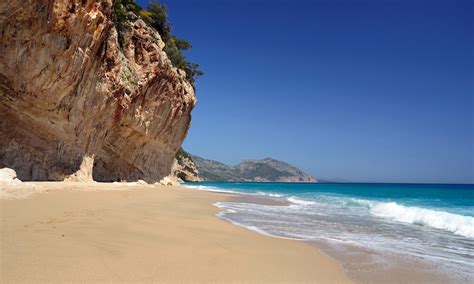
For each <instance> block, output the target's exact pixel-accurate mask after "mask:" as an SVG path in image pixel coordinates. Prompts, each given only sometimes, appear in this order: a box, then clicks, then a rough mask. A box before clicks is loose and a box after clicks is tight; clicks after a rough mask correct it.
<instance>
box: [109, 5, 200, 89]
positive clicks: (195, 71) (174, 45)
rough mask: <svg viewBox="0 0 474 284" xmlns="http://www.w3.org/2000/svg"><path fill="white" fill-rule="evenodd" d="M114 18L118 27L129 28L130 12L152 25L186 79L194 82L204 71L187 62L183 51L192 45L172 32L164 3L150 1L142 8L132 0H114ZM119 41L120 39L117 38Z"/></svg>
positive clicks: (173, 62)
mask: <svg viewBox="0 0 474 284" xmlns="http://www.w3.org/2000/svg"><path fill="white" fill-rule="evenodd" d="M114 12H115V20H116V22H117V25H118V27H119V29H129V28H130V25H129V20H130V15H129V13H132V14H133V15H134V16H138V17H140V18H141V19H142V20H143V21H144V22H145V23H147V24H148V25H149V26H150V27H153V28H154V29H155V30H156V31H158V33H159V34H160V36H161V39H162V40H163V42H164V43H165V48H164V51H165V52H166V55H167V56H168V58H169V60H170V61H171V63H172V64H173V66H174V67H176V68H179V69H181V70H183V71H184V72H185V73H186V78H187V79H188V81H190V82H191V83H193V84H194V82H195V81H196V79H197V77H199V76H201V75H203V74H204V73H203V72H202V71H201V70H199V65H198V64H196V63H192V62H189V61H188V60H187V59H186V57H185V56H184V54H183V51H186V50H189V49H190V48H191V47H192V45H191V44H190V43H189V42H187V41H186V40H183V39H179V38H177V37H176V36H175V35H173V34H172V24H171V23H170V21H169V20H168V9H167V7H166V5H165V4H164V3H160V2H158V1H151V2H149V3H148V5H147V7H146V9H143V8H142V7H140V6H139V5H138V4H136V3H135V1H133V0H116V1H115V6H114ZM119 42H121V41H120V39H119Z"/></svg>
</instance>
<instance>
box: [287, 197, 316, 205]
mask: <svg viewBox="0 0 474 284" xmlns="http://www.w3.org/2000/svg"><path fill="white" fill-rule="evenodd" d="M286 200H288V201H289V202H291V203H295V204H298V205H304V206H307V205H313V204H316V202H313V201H308V200H302V199H298V198H296V197H294V196H291V197H288V198H287V199H286Z"/></svg>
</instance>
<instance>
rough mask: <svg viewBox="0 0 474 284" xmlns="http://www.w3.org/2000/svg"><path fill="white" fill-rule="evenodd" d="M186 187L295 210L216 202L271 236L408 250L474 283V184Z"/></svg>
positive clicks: (231, 216) (227, 215) (227, 214)
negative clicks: (253, 197)
mask: <svg viewBox="0 0 474 284" xmlns="http://www.w3.org/2000/svg"><path fill="white" fill-rule="evenodd" d="M186 186H189V187H193V188H197V189H201V190H211V191H223V192H237V193H243V194H251V195H257V196H263V197H267V198H271V199H275V200H279V201H284V202H288V203H289V206H274V205H273V206H272V205H262V204H253V203H243V202H219V203H217V204H215V205H216V206H218V207H219V208H222V209H224V211H222V212H221V213H219V217H221V218H223V219H226V220H228V221H230V222H232V223H234V224H237V225H240V226H243V227H246V228H249V229H251V230H254V231H257V232H260V233H263V234H267V235H271V236H276V237H285V238H293V239H301V240H309V241H311V240H325V241H331V242H339V243H346V244H350V245H355V246H361V247H364V248H370V249H374V250H384V251H389V252H391V253H401V252H403V254H405V255H407V256H409V257H416V258H420V259H422V260H426V261H427V262H428V263H431V264H433V265H435V266H436V269H445V270H446V271H448V272H449V273H451V274H453V273H455V274H456V273H457V274H459V275H462V277H464V279H469V280H471V279H472V280H474V277H473V275H472V273H473V272H472V271H474V265H473V264H472V263H474V185H446V184H362V183H355V184H350V183H343V184H338V183H233V182H205V183H198V184H186ZM466 277H467V278H466ZM471 277H472V278H471Z"/></svg>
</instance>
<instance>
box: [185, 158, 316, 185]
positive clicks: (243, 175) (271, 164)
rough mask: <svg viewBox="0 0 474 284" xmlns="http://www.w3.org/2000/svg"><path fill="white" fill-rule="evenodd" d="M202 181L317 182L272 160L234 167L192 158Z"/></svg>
mask: <svg viewBox="0 0 474 284" xmlns="http://www.w3.org/2000/svg"><path fill="white" fill-rule="evenodd" d="M192 159H193V160H194V162H195V163H196V165H197V168H198V169H199V176H200V178H201V179H202V180H204V181H253V182H317V180H316V179H315V178H314V177H312V176H310V175H308V174H306V173H304V172H303V171H301V170H300V169H298V168H296V167H294V166H292V165H290V164H288V163H285V162H282V161H278V160H275V159H272V158H266V159H263V160H245V161H242V162H241V163H240V164H238V165H236V166H228V165H226V164H223V163H220V162H216V161H212V160H207V159H203V158H201V157H198V156H192Z"/></svg>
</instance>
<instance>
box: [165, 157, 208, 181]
mask: <svg viewBox="0 0 474 284" xmlns="http://www.w3.org/2000/svg"><path fill="white" fill-rule="evenodd" d="M171 175H172V176H173V177H175V178H176V179H177V181H178V182H183V181H187V182H199V181H201V178H200V177H199V170H198V168H197V166H196V164H195V163H194V161H193V159H192V157H191V155H189V153H187V152H185V151H184V150H180V151H178V153H177V154H176V159H175V161H174V163H173V167H172V168H171Z"/></svg>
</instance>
